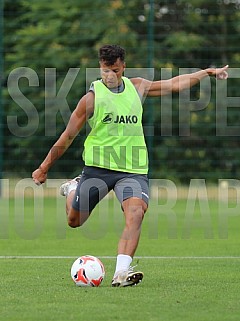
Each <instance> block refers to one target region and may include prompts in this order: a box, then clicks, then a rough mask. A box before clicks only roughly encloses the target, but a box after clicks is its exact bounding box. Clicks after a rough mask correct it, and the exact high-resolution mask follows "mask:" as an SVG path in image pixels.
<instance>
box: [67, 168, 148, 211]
mask: <svg viewBox="0 0 240 321" xmlns="http://www.w3.org/2000/svg"><path fill="white" fill-rule="evenodd" d="M111 190H114V192H115V194H116V196H117V198H118V200H119V202H120V204H122V202H123V201H124V200H126V199H128V198H130V197H137V198H140V199H142V200H144V202H145V203H146V204H147V205H148V201H149V186H148V177H147V175H144V174H133V173H126V172H119V171H112V170H109V169H105V168H100V167H93V166H84V168H83V171H82V176H81V179H80V181H79V183H78V186H77V189H76V192H75V196H74V199H73V203H72V207H73V208H74V209H75V210H77V211H84V212H89V213H91V212H92V210H93V209H94V207H95V206H96V205H97V204H98V203H99V202H100V201H101V200H102V199H103V198H104V197H105V196H106V195H107V194H108V193H109V192H110V191H111Z"/></svg>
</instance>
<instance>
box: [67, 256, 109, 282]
mask: <svg viewBox="0 0 240 321" xmlns="http://www.w3.org/2000/svg"><path fill="white" fill-rule="evenodd" d="M104 276H105V269H104V265H103V264H102V262H101V261H100V260H99V259H98V258H97V257H95V256H91V255H84V256H81V257H79V258H78V259H76V261H74V262H73V265H72V268H71V277H72V279H73V281H74V282H75V284H76V285H77V286H99V285H100V284H101V283H102V281H103V279H104Z"/></svg>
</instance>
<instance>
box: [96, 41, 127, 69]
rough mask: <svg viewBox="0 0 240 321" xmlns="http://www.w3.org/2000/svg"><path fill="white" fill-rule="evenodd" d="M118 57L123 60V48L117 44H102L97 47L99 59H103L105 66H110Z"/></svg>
mask: <svg viewBox="0 0 240 321" xmlns="http://www.w3.org/2000/svg"><path fill="white" fill-rule="evenodd" d="M118 58H119V59H120V60H121V61H122V62H124V60H125V49H123V48H122V47H120V46H118V45H104V46H102V47H101V48H100V49H99V60H100V61H104V63H105V64H106V65H107V66H112V65H114V63H115V62H116V61H117V59H118Z"/></svg>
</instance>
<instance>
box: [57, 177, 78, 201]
mask: <svg viewBox="0 0 240 321" xmlns="http://www.w3.org/2000/svg"><path fill="white" fill-rule="evenodd" d="M80 178H81V175H80V176H77V177H75V178H73V179H71V180H70V181H67V182H65V183H63V184H62V185H61V186H60V189H59V193H60V195H62V196H68V194H69V193H70V192H71V191H72V190H75V189H76V188H77V185H78V183H79V181H80Z"/></svg>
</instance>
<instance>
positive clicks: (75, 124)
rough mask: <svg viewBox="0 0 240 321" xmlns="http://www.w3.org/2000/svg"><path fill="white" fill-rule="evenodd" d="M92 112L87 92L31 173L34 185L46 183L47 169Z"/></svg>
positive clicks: (92, 106) (91, 102)
mask: <svg viewBox="0 0 240 321" xmlns="http://www.w3.org/2000/svg"><path fill="white" fill-rule="evenodd" d="M93 111H94V94H93V93H92V92H89V93H87V94H86V95H85V96H83V97H82V98H81V99H80V101H79V103H78V105H77V107H76V109H75V110H74V111H73V113H72V115H71V117H70V119H69V122H68V124H67V127H66V129H65V130H64V132H63V133H62V134H61V136H60V137H59V139H58V140H57V141H56V143H55V144H54V145H53V146H52V148H51V149H50V151H49V153H48V154H47V156H46V158H45V159H44V161H43V162H42V163H41V165H40V166H39V168H38V169H36V170H35V171H34V172H33V174H32V178H33V180H34V182H35V183H36V184H39V183H40V184H41V183H44V182H45V181H46V179H47V172H48V171H49V169H50V168H51V167H52V165H53V164H54V163H55V162H56V160H58V159H59V158H60V157H61V156H62V155H63V154H64V153H65V151H66V150H67V149H68V148H69V146H70V145H71V144H72V142H73V140H74V139H75V137H76V136H77V135H78V133H79V131H80V130H81V129H82V127H83V126H84V124H85V122H86V121H87V119H88V118H89V117H90V115H92V113H93Z"/></svg>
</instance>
